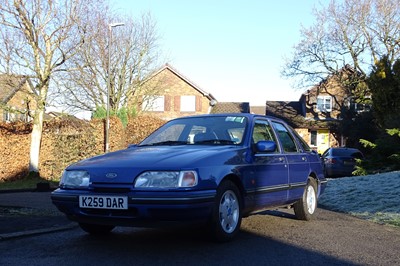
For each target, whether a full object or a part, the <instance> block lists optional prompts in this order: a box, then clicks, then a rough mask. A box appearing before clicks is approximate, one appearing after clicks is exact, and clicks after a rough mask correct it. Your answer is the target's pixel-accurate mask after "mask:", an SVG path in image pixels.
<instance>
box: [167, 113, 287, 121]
mask: <svg viewBox="0 0 400 266" xmlns="http://www.w3.org/2000/svg"><path fill="white" fill-rule="evenodd" d="M208 116H244V117H247V118H249V119H251V120H252V119H254V118H267V119H273V120H279V121H282V122H285V121H284V120H282V119H280V118H277V117H274V116H269V115H260V114H251V113H216V114H200V115H191V116H183V117H178V118H175V119H174V120H176V119H183V118H194V117H208Z"/></svg>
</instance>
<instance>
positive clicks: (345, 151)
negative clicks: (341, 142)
mask: <svg viewBox="0 0 400 266" xmlns="http://www.w3.org/2000/svg"><path fill="white" fill-rule="evenodd" d="M332 155H333V156H350V157H353V158H357V159H361V158H363V155H362V153H361V152H360V151H358V150H348V149H334V150H332Z"/></svg>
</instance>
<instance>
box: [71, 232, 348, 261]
mask: <svg viewBox="0 0 400 266" xmlns="http://www.w3.org/2000/svg"><path fill="white" fill-rule="evenodd" d="M75 242H76V245H79V246H80V247H81V248H82V250H81V251H82V252H83V253H84V254H86V256H87V257H90V258H91V260H90V264H95V263H96V260H99V262H101V261H102V260H103V259H104V260H106V259H107V256H113V258H115V260H114V261H115V262H118V263H121V264H124V263H127V262H128V261H125V259H126V258H131V259H132V260H134V262H135V265H142V264H146V265H148V264H151V265H177V264H182V265H183V264H185V265H306V264H307V265H309V264H311V265H313V264H314V265H323V264H329V265H353V264H352V263H351V262H348V261H345V260H341V259H339V258H336V257H333V256H330V255H327V254H324V253H322V252H319V251H316V250H310V249H306V248H303V247H301V246H300V245H294V244H290V243H285V242H283V241H279V240H277V239H272V238H270V237H266V236H263V235H259V234H257V233H254V232H252V231H251V230H248V229H246V226H245V229H244V230H241V232H240V234H239V235H238V236H237V238H236V239H235V240H233V241H231V242H227V243H215V242H212V241H210V238H209V237H208V234H207V232H205V231H204V229H203V228H201V227H183V228H168V229H138V228H123V227H117V228H116V229H115V231H113V232H112V233H111V234H109V235H106V236H101V237H94V236H90V235H86V234H82V235H81V236H80V237H78V238H76V239H75ZM93 258H95V261H93ZM354 265H355V264H354Z"/></svg>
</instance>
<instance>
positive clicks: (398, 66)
mask: <svg viewBox="0 0 400 266" xmlns="http://www.w3.org/2000/svg"><path fill="white" fill-rule="evenodd" d="M367 83H368V87H369V88H370V90H371V93H372V100H373V101H372V102H373V105H372V110H373V113H374V116H375V118H376V121H377V124H378V125H379V126H380V128H382V129H387V128H398V129H399V128H400V59H397V61H395V62H394V63H393V64H391V62H390V59H389V57H387V56H385V57H383V58H382V59H381V60H380V61H379V62H377V64H376V65H375V67H374V68H373V71H372V72H371V74H370V76H369V78H368V82H367Z"/></svg>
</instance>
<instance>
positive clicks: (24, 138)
mask: <svg viewBox="0 0 400 266" xmlns="http://www.w3.org/2000/svg"><path fill="white" fill-rule="evenodd" d="M164 123H165V121H164V120H161V119H159V118H156V117H152V116H139V117H135V118H131V119H129V121H128V124H127V126H126V127H124V126H123V124H122V123H121V121H120V120H119V119H118V118H115V117H111V118H110V132H109V141H110V151H115V150H120V149H124V148H126V147H127V146H128V145H129V144H134V143H138V142H140V141H141V140H142V139H144V138H145V137H146V136H147V135H148V134H150V133H151V132H152V131H154V130H155V129H157V128H158V127H160V126H161V125H162V124H164ZM31 131H32V126H31V124H24V123H0V182H1V181H10V180H15V179H19V178H22V177H24V176H26V175H27V174H28V171H29V150H30V141H31V136H30V135H31ZM104 147H105V120H104V119H96V120H91V121H84V120H79V119H76V118H70V117H62V118H53V119H51V120H49V121H46V122H45V123H44V125H43V135H42V143H41V151H40V161H39V171H40V176H41V177H42V178H44V179H48V180H59V178H60V176H61V174H62V171H63V170H64V168H65V167H66V166H68V165H69V164H71V163H74V162H77V161H79V160H82V159H84V158H88V157H91V156H94V155H98V154H102V153H103V152H104Z"/></svg>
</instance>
